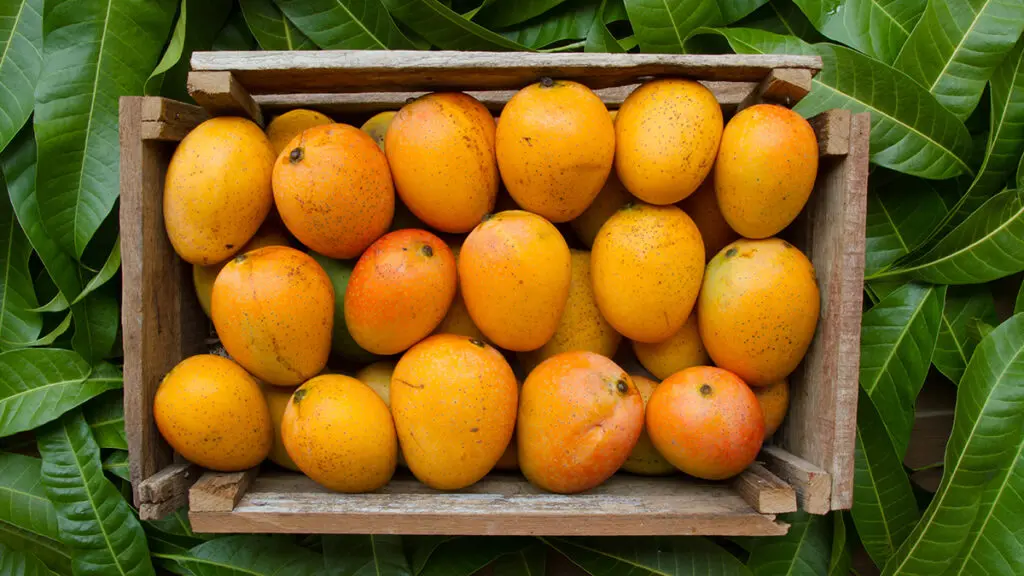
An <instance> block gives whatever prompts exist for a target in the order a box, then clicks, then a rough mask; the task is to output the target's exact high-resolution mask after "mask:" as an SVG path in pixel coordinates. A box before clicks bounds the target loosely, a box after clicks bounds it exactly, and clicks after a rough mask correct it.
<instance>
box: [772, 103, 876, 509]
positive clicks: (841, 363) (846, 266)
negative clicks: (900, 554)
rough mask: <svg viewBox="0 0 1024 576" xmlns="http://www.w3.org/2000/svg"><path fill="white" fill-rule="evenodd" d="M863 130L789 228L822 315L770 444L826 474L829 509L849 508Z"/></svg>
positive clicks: (822, 170) (821, 171)
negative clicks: (810, 270)
mask: <svg viewBox="0 0 1024 576" xmlns="http://www.w3.org/2000/svg"><path fill="white" fill-rule="evenodd" d="M870 126H871V117H870V115H869V114H867V113H862V114H855V115H854V116H853V118H852V122H851V127H850V151H849V154H847V155H846V156H840V157H834V158H823V159H822V161H821V163H820V165H819V167H818V178H817V181H816V182H815V186H814V192H813V193H812V194H811V198H810V201H809V202H808V203H807V207H806V208H805V209H804V212H803V213H802V214H801V216H800V217H799V218H798V221H797V222H796V223H795V224H794V226H793V227H792V228H793V233H794V241H795V242H796V243H797V244H798V245H799V246H800V248H801V249H803V250H804V252H805V253H806V254H807V256H808V257H809V258H810V259H811V262H812V263H813V264H814V268H815V272H816V276H817V279H818V286H819V288H820V290H821V313H820V316H819V319H818V328H817V331H816V333H815V336H814V340H813V341H812V342H811V346H810V349H809V350H808V351H807V356H805V357H804V361H803V363H802V364H801V366H800V367H799V368H797V371H796V372H795V373H794V374H793V375H792V376H791V378H790V386H791V390H790V407H789V414H788V416H787V417H786V421H785V422H784V423H783V427H782V429H781V430H780V431H779V432H777V433H776V436H775V437H776V440H777V442H776V443H777V444H778V445H779V446H780V447H782V448H785V449H786V450H787V451H789V452H790V453H792V454H795V455H797V456H800V457H801V458H803V459H804V460H807V461H809V462H811V463H812V464H815V465H817V466H819V467H821V468H823V469H824V470H825V471H826V472H828V473H829V474H830V475H831V477H832V495H831V500H832V502H831V507H832V509H833V510H836V509H846V508H849V507H850V506H851V505H852V504H853V454H854V438H855V432H856V419H857V388H858V383H857V381H858V372H859V367H860V320H861V312H862V309H861V306H862V303H863V282H864V277H863V276H864V243H865V240H864V224H865V214H866V211H867V177H868V133H869V130H870Z"/></svg>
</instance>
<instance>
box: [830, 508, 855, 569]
mask: <svg viewBox="0 0 1024 576" xmlns="http://www.w3.org/2000/svg"><path fill="white" fill-rule="evenodd" d="M851 562H852V557H851V556H850V549H849V547H848V546H847V545H846V521H845V520H844V519H843V513H842V511H839V510H837V511H835V512H833V513H832V556H831V557H830V558H829V561H828V576H847V575H848V574H849V573H850V564H851Z"/></svg>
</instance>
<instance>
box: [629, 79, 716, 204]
mask: <svg viewBox="0 0 1024 576" xmlns="http://www.w3.org/2000/svg"><path fill="white" fill-rule="evenodd" d="M721 139H722V108H721V107H720V106H719V105H718V101H717V100H715V95H714V94H712V93H711V91H710V90H708V89H707V88H705V87H704V86H703V85H701V84H700V83H698V82H695V81H693V80H683V79H675V78H666V79H662V80H653V81H651V82H647V83H645V84H644V85H643V86H640V87H639V88H637V89H636V90H634V91H633V92H632V93H631V94H630V95H629V96H628V97H626V100H625V101H624V102H623V103H622V106H620V107H619V113H618V115H617V116H616V117H615V172H616V173H617V174H618V176H619V179H620V180H622V183H623V184H624V185H625V186H626V189H627V190H629V191H630V192H631V193H632V194H633V195H634V196H636V197H637V198H639V199H641V200H643V201H644V202H649V203H651V204H659V205H665V204H674V203H676V202H679V201H680V200H682V199H683V198H686V197H687V196H689V195H690V194H692V193H693V192H694V190H696V189H697V187H698V186H700V183H701V182H703V181H704V178H705V177H706V176H707V175H708V173H709V172H711V167H712V166H713V165H714V163H715V155H716V154H717V153H718V145H719V142H720V141H721Z"/></svg>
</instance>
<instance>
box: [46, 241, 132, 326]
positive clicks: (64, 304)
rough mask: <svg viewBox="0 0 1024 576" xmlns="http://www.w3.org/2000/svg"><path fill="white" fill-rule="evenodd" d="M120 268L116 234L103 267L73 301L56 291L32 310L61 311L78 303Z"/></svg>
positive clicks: (119, 253) (119, 244)
mask: <svg viewBox="0 0 1024 576" xmlns="http://www.w3.org/2000/svg"><path fill="white" fill-rule="evenodd" d="M120 269H121V238H120V235H119V236H118V238H117V240H115V241H114V246H113V248H112V249H111V250H110V254H109V255H107V259H106V260H105V261H104V262H103V267H102V268H100V270H99V271H98V272H97V273H96V275H95V276H93V277H92V278H91V279H89V283H88V284H86V285H85V288H83V289H82V291H81V292H79V293H78V296H76V297H75V299H74V301H73V302H70V303H69V302H68V299H67V298H66V297H65V296H64V293H63V292H58V293H57V295H56V296H54V297H53V299H51V300H50V301H49V302H47V303H46V304H44V305H43V306H40V307H38V308H35V309H33V311H34V312H63V311H64V310H67V309H68V308H70V307H71V306H74V305H75V304H78V303H79V302H81V301H82V300H85V298H86V297H87V296H88V295H89V294H92V293H93V292H95V291H96V289H98V288H100V287H101V286H103V285H104V284H106V283H107V282H108V281H110V279H111V278H113V277H114V275H115V274H117V271H118V270H120Z"/></svg>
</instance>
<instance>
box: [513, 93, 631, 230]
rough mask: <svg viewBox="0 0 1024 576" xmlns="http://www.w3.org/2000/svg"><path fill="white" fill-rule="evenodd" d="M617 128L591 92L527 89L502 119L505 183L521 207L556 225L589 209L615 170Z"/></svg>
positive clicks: (514, 99)
mask: <svg viewBox="0 0 1024 576" xmlns="http://www.w3.org/2000/svg"><path fill="white" fill-rule="evenodd" d="M614 155H615V128H614V126H613V124H612V119H611V116H609V114H608V109H607V108H606V107H605V105H604V103H603V102H601V99H600V98H598V96H597V95H596V94H594V93H593V92H592V91H591V90H590V89H589V88H587V87H586V86H584V85H582V84H579V83H576V82H571V81H568V80H551V79H550V78H546V79H544V80H542V81H541V82H538V83H536V84H531V85H529V86H527V87H526V88H523V89H522V90H520V91H519V92H517V93H516V94H515V96H513V97H512V99H511V100H509V101H508V103H507V104H505V108H504V109H503V110H502V111H501V117H500V118H499V119H498V132H497V156H498V168H499V169H500V170H501V179H502V181H504V182H505V187H506V188H508V191H509V194H511V195H512V198H513V199H514V200H515V201H516V204H518V205H520V206H522V207H523V209H524V210H528V211H530V212H534V213H536V214H540V215H541V216H543V217H545V218H547V219H548V220H550V221H552V222H568V221H569V220H572V219H573V218H576V217H577V216H579V215H580V214H582V213H583V211H584V210H586V209H587V206H590V203H591V202H593V201H594V198H595V197H596V196H597V193H598V192H600V191H601V187H602V186H603V185H604V183H605V180H607V179H608V174H609V173H610V172H611V169H612V160H613V156H614Z"/></svg>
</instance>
